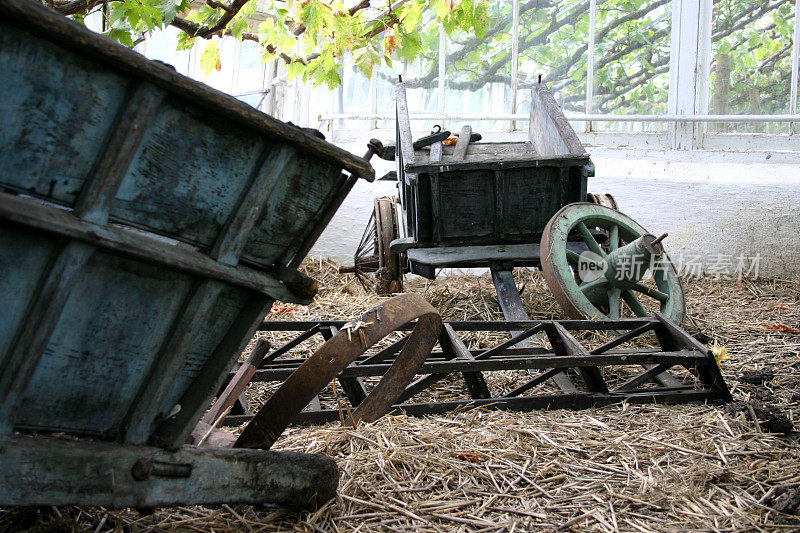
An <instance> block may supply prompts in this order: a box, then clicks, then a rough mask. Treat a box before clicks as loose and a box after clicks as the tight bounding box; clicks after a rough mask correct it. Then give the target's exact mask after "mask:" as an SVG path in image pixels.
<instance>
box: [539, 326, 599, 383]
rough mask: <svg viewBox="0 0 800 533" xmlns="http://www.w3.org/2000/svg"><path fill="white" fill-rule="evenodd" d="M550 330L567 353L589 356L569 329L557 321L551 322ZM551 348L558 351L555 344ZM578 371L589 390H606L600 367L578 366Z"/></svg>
mask: <svg viewBox="0 0 800 533" xmlns="http://www.w3.org/2000/svg"><path fill="white" fill-rule="evenodd" d="M548 329H550V328H548ZM552 330H553V331H555V333H556V334H557V335H558V337H559V338H560V339H561V346H563V347H564V349H565V350H566V353H567V354H569V355H572V356H579V357H584V356H585V357H590V355H589V352H587V351H586V349H585V348H584V347H583V346H581V343H579V342H578V341H577V339H575V337H573V336H572V335H571V334H570V332H569V331H567V330H566V329H564V326H562V325H561V324H559V323H558V322H553V325H552ZM550 342H551V344H552V343H553V340H552V337H551V340H550ZM553 349H554V350H556V353H557V352H558V350H557V347H556V345H553ZM578 372H579V373H580V374H581V377H582V378H583V381H584V382H585V383H586V387H588V389H589V390H590V391H591V392H601V393H607V392H608V386H606V382H605V380H603V374H602V372H600V369H598V368H587V367H579V368H578Z"/></svg>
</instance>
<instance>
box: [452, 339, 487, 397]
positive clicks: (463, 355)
mask: <svg viewBox="0 0 800 533" xmlns="http://www.w3.org/2000/svg"><path fill="white" fill-rule="evenodd" d="M448 341H449V343H448ZM439 344H440V345H441V347H442V351H443V352H445V351H446V348H445V346H446V345H449V347H450V348H451V349H452V350H453V352H454V354H455V356H456V357H457V358H458V359H463V360H466V361H473V360H475V357H474V356H473V355H472V352H470V351H469V349H468V348H467V346H466V345H465V344H464V341H462V340H461V337H459V336H458V335H457V334H456V332H455V331H454V330H453V327H452V326H450V325H449V324H443V325H442V338H440V340H439ZM461 375H462V376H463V377H464V382H465V383H466V385H467V390H468V391H469V395H470V397H472V398H491V397H492V393H491V392H490V391H489V386H488V385H487V384H486V378H484V377H483V374H481V373H480V372H462V373H461Z"/></svg>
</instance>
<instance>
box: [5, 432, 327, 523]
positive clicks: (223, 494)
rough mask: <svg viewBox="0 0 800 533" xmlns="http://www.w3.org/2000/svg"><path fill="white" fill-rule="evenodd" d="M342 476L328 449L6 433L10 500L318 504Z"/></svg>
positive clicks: (8, 502)
mask: <svg viewBox="0 0 800 533" xmlns="http://www.w3.org/2000/svg"><path fill="white" fill-rule="evenodd" d="M139 461H150V462H151V464H152V465H153V470H152V473H151V474H150V476H148V477H146V478H145V479H142V480H137V479H135V478H134V477H133V475H132V472H133V471H134V465H136V464H137V462H139ZM141 464H142V463H140V465H141ZM144 471H146V470H145V469H139V470H137V472H144ZM338 480H339V474H338V469H337V467H336V463H335V462H334V461H333V459H330V458H328V457H325V456H322V455H311V454H303V453H295V452H273V451H264V450H244V449H231V448H221V449H213V448H197V447H194V446H191V447H190V446H186V447H183V448H181V449H179V450H177V451H175V452H169V451H166V450H161V449H158V448H152V447H147V446H133V445H124V444H118V443H112V442H98V441H87V440H80V441H73V440H67V439H57V438H48V437H43V436H36V437H29V436H21V435H20V436H7V437H0V505H2V506H9V505H93V506H107V507H136V508H142V509H152V508H155V507H173V506H179V505H196V504H210V503H224V502H229V503H236V502H248V503H259V504H261V503H265V502H273V503H282V504H288V505H301V506H305V505H309V504H312V505H313V504H317V505H318V504H321V503H322V502H324V501H326V500H328V499H330V498H332V497H334V495H335V494H336V486H337V484H338Z"/></svg>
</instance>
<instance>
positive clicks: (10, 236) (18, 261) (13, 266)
mask: <svg viewBox="0 0 800 533" xmlns="http://www.w3.org/2000/svg"><path fill="white" fill-rule="evenodd" d="M54 249H55V239H50V238H47V237H45V236H43V235H41V234H37V233H34V232H32V231H28V230H26V229H24V228H4V227H0V251H2V253H0V297H2V312H0V314H2V316H3V319H2V320H0V371H3V369H4V367H5V358H6V355H7V353H8V351H9V347H10V345H11V341H12V340H13V337H14V334H15V333H16V331H17V329H18V328H19V326H20V324H21V323H22V321H23V320H25V313H26V311H27V309H28V304H29V302H30V300H31V297H32V295H33V293H34V291H35V290H36V287H37V286H38V285H39V282H40V279H41V278H42V276H43V275H44V272H45V271H46V268H47V267H48V266H49V264H50V262H51V261H52V256H53V251H54Z"/></svg>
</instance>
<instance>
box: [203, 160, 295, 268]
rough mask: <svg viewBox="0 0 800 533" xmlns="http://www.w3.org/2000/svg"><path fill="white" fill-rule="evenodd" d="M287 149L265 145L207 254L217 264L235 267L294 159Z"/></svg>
mask: <svg viewBox="0 0 800 533" xmlns="http://www.w3.org/2000/svg"><path fill="white" fill-rule="evenodd" d="M296 154H297V152H296V151H295V149H293V148H291V147H288V146H274V145H271V146H268V147H267V148H266V150H265V153H264V154H263V155H262V156H261V158H260V160H259V162H258V163H257V164H256V167H255V169H254V172H253V173H254V175H253V177H252V178H251V180H250V184H249V186H248V187H247V188H246V189H245V190H244V192H243V193H242V195H241V197H240V199H239V205H238V206H237V207H236V210H235V212H234V214H233V215H232V216H231V217H230V218H229V219H228V222H227V224H226V225H225V227H224V228H223V230H222V231H221V232H220V234H219V236H218V237H217V240H216V242H215V243H214V246H213V247H212V248H211V252H210V253H209V255H210V256H211V257H212V258H213V259H216V260H217V261H219V262H221V263H225V264H228V265H237V264H238V263H239V256H240V255H241V254H242V251H243V250H244V246H245V244H247V241H248V239H249V238H250V232H251V231H252V230H253V227H254V226H255V224H256V222H257V221H258V218H259V216H260V215H261V210H262V209H263V208H264V204H265V202H266V201H267V198H268V197H269V195H270V194H271V193H272V192H273V190H274V189H275V187H276V185H277V184H278V183H280V180H281V177H282V176H283V175H284V173H285V171H286V168H287V166H288V165H289V163H290V162H291V160H292V158H294V157H296Z"/></svg>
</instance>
